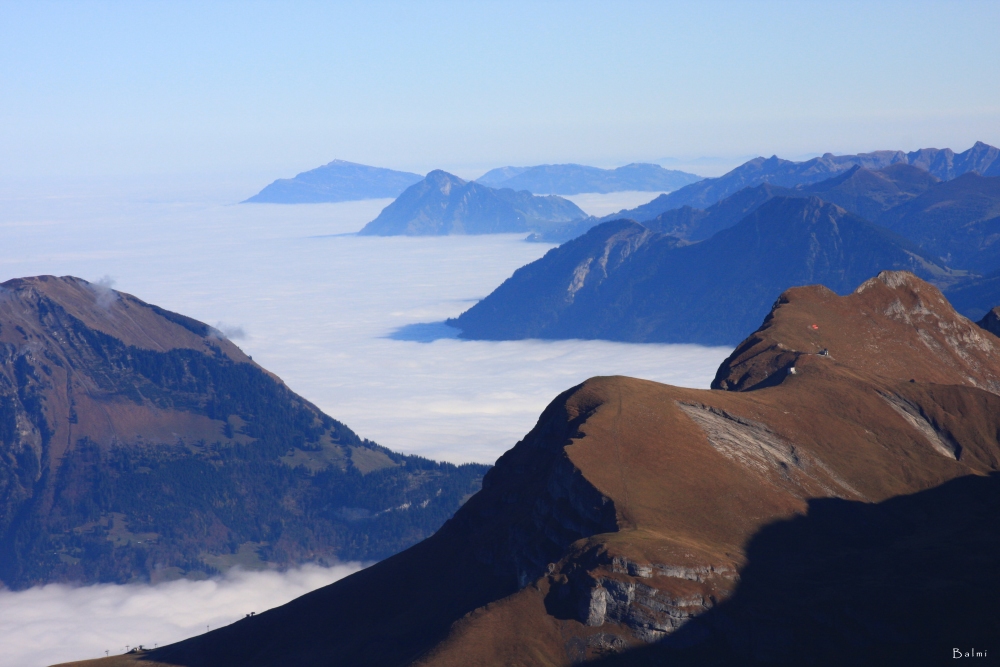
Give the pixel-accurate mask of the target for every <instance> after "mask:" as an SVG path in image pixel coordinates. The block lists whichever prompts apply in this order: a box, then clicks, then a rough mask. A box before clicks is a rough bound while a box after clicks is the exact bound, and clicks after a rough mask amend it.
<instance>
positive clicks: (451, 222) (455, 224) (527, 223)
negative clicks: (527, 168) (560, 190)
mask: <svg viewBox="0 0 1000 667" xmlns="http://www.w3.org/2000/svg"><path fill="white" fill-rule="evenodd" d="M586 216H587V214H586V213H584V212H583V211H582V210H581V209H580V208H578V207H577V205H576V204H574V203H573V202H571V201H569V200H568V199H563V198H562V197H556V196H552V195H550V196H545V197H538V196H535V195H532V194H531V193H530V192H526V191H521V192H515V191H513V190H510V189H500V190H494V189H493V188H489V187H486V186H485V185H480V184H479V183H476V182H475V181H468V182H467V181H463V180H462V179H460V178H458V177H457V176H453V175H451V174H449V173H447V172H444V171H440V170H436V171H432V172H431V173H429V174H427V178H425V179H424V180H422V181H420V182H419V183H417V184H415V185H413V186H411V187H409V188H407V190H406V191H405V192H404V193H403V194H401V195H400V196H399V197H398V198H397V199H396V201H394V202H392V203H391V204H389V205H388V206H386V207H385V209H383V210H382V212H381V213H379V216H378V217H377V218H375V219H374V220H372V221H371V222H369V223H368V224H367V225H365V227H364V229H362V230H361V231H360V232H359V233H360V234H362V235H368V236H397V235H407V236H422V235H443V234H502V233H514V232H528V231H532V230H537V229H542V228H545V227H548V226H551V225H554V224H559V223H564V222H568V221H570V220H576V219H578V218H585V217H586Z"/></svg>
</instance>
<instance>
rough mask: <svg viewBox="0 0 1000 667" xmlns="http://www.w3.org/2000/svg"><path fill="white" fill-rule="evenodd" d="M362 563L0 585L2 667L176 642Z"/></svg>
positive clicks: (267, 606)
mask: <svg viewBox="0 0 1000 667" xmlns="http://www.w3.org/2000/svg"><path fill="white" fill-rule="evenodd" d="M359 569H361V567H360V565H358V564H356V563H347V564H343V565H338V566H335V567H329V568H324V567H318V566H315V565H307V566H305V567H300V568H297V569H294V570H289V571H287V572H283V573H278V572H244V571H242V570H230V571H229V573H228V574H226V575H225V576H224V577H220V578H217V579H210V580H206V581H184V580H180V581H172V582H169V583H163V584H157V585H155V586H147V585H125V586H119V585H114V584H98V585H95V586H81V587H72V586H65V585H62V584H50V585H48V586H39V587H36V588H32V589H29V590H26V591H20V592H16V593H15V592H11V591H6V590H4V591H0V647H2V653H3V659H2V662H3V664H4V665H5V667H41V666H43V665H51V664H54V663H59V662H67V661H69V660H84V659H89V658H101V657H104V655H105V651H108V652H109V653H110V655H115V654H121V653H124V652H125V651H126V647H127V646H138V645H140V644H142V645H143V646H147V647H152V646H154V645H160V646H162V645H164V644H169V643H172V642H176V641H180V640H181V639H186V638H188V637H193V636H195V635H197V634H201V633H202V632H205V630H206V628H208V627H211V628H218V627H221V626H223V625H228V624H229V623H232V622H234V621H237V620H239V619H241V618H243V617H244V616H245V615H246V614H247V613H249V612H251V611H255V612H258V613H259V612H262V611H265V610H267V609H270V608H272V607H276V606H278V605H281V604H284V603H286V602H289V601H290V600H292V599H294V598H296V597H298V596H300V595H304V594H305V593H308V592H309V591H313V590H316V589H317V588H320V587H321V586H325V585H327V584H331V583H333V582H334V581H336V580H338V579H341V578H343V577H345V576H347V575H349V574H352V573H354V572H357V571H358V570H359Z"/></svg>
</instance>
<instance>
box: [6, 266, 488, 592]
mask: <svg viewBox="0 0 1000 667" xmlns="http://www.w3.org/2000/svg"><path fill="white" fill-rule="evenodd" d="M0 442H2V445H0V580H2V581H3V583H4V584H6V585H7V586H10V587H15V588H19V587H24V586H29V585H34V584H38V583H45V582H51V581H82V582H94V581H115V582H125V581H131V580H148V579H151V580H154V581H156V580H160V579H164V578H174V577H179V576H188V577H198V576H202V577H203V576H205V575H206V574H211V573H214V572H217V571H219V570H222V569H225V568H227V567H229V566H231V565H232V564H234V563H235V562H236V561H237V560H239V561H241V562H242V563H243V564H244V565H247V564H248V563H252V562H255V563H256V564H257V565H258V566H262V567H263V566H266V565H267V564H270V565H272V566H278V565H287V564H294V563H301V562H305V561H332V560H336V559H363V560H370V559H377V558H384V557H386V556H388V555H390V554H392V553H395V552H397V551H399V550H400V549H403V548H405V547H407V546H409V545H411V544H413V543H414V542H417V541H418V540H420V539H422V538H423V537H425V536H427V535H429V534H430V533H432V532H433V531H434V530H435V529H436V528H437V527H438V526H439V525H440V524H441V523H442V522H443V521H444V520H445V519H447V518H448V517H449V516H450V515H451V514H452V512H454V510H455V509H456V508H457V507H458V506H459V504H460V503H461V502H462V500H463V498H464V497H465V496H467V495H468V494H470V493H472V492H474V491H475V490H476V488H477V487H478V484H479V481H478V480H479V477H480V476H481V475H482V474H483V472H484V471H485V469H486V468H485V466H462V467H456V466H452V465H446V464H437V463H433V462H431V461H427V460H425V459H420V458H419V457H407V456H401V455H399V454H395V453H393V452H390V451H389V450H387V449H385V448H383V447H379V446H378V445H376V444H375V443H372V442H370V441H367V440H363V439H361V438H360V437H358V436H357V435H356V434H355V433H354V432H353V431H351V430H350V429H349V428H347V427H346V426H345V425H344V424H342V423H340V422H338V421H336V420H334V419H331V418H330V417H328V416H326V415H325V414H323V413H322V412H320V411H319V410H318V409H317V408H316V407H315V406H313V405H311V404H310V403H308V402H307V401H305V400H304V399H302V398H301V397H300V396H297V395H296V394H294V393H293V392H292V391H290V390H289V389H288V387H286V386H285V385H284V384H283V383H282V382H281V381H280V380H279V379H278V378H276V377H274V376H273V375H271V374H269V373H267V372H266V371H265V370H263V369H262V368H260V367H259V366H257V365H256V364H255V363H254V362H253V361H252V360H250V359H249V358H248V357H247V356H246V355H245V354H243V353H242V352H241V351H240V350H239V348H237V347H236V346H235V345H233V344H232V343H231V342H229V341H228V340H226V339H225V338H224V337H222V336H221V334H219V332H217V331H215V330H214V329H212V328H211V327H209V326H207V325H205V324H202V323H201V322H198V321H196V320H193V319H190V318H188V317H185V316H183V315H178V314H176V313H171V312H169V311H166V310H163V309H161V308H158V307H156V306H153V305H150V304H147V303H144V302H142V301H140V300H139V299H136V298H135V297H133V296H130V295H128V294H123V293H120V292H116V291H113V290H110V289H107V288H104V287H101V286H99V285H93V284H90V283H87V282H86V281H84V280H80V279H78V278H72V277H64V278H55V277H52V276H41V277H38V278H24V279H18V280H11V281H8V282H6V283H3V284H2V285H0Z"/></svg>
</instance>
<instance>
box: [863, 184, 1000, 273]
mask: <svg viewBox="0 0 1000 667" xmlns="http://www.w3.org/2000/svg"><path fill="white" fill-rule="evenodd" d="M878 223H879V224H881V225H884V226H885V227H887V228H889V229H891V230H893V231H895V232H897V233H899V234H902V235H903V236H906V237H907V238H909V239H911V240H913V241H914V242H915V243H916V244H917V245H919V246H920V247H921V248H923V250H924V251H925V252H927V253H928V254H930V255H932V256H934V257H940V258H941V259H942V261H945V262H947V263H948V264H949V265H951V266H955V267H960V268H967V269H972V270H975V271H979V272H988V271H993V270H996V269H1000V178H992V177H986V176H980V175H979V174H975V173H967V174H964V175H962V176H959V177H958V178H956V179H954V180H952V181H947V182H945V183H940V184H938V185H935V186H934V187H932V188H929V189H928V190H927V191H926V192H924V193H923V194H921V195H920V196H919V197H916V198H915V199H913V200H912V201H909V202H907V203H905V204H902V205H901V206H897V207H896V208H894V209H892V210H891V211H888V212H886V213H885V214H884V215H882V216H880V217H879V218H878Z"/></svg>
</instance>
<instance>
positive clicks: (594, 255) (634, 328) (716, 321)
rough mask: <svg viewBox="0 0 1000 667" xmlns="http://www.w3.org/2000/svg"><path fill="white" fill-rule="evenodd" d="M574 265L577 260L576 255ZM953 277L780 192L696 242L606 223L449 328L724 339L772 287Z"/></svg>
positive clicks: (911, 250)
mask: <svg viewBox="0 0 1000 667" xmlns="http://www.w3.org/2000/svg"><path fill="white" fill-rule="evenodd" d="M577 260H579V261H577ZM887 269H907V270H913V271H915V272H916V273H918V275H921V276H923V277H926V278H933V279H936V280H940V281H945V282H947V281H949V280H952V279H953V276H952V274H951V273H950V272H948V271H947V270H946V269H943V268H942V267H940V266H937V265H935V264H933V263H932V262H930V261H928V260H927V259H926V258H924V257H922V256H921V255H920V253H919V251H917V250H916V248H915V247H914V246H912V244H910V243H909V242H907V241H906V240H905V239H902V238H900V237H897V236H895V235H894V234H892V233H891V232H888V231H887V230H884V229H882V228H879V227H877V226H875V225H873V224H871V223H869V222H866V221H865V220H862V219H860V218H858V217H856V216H853V215H851V214H849V213H847V212H846V211H844V210H843V209H841V208H839V207H837V206H834V205H832V204H827V203H825V202H823V201H822V200H820V199H818V198H816V197H811V198H808V199H802V198H788V197H778V198H774V199H771V200H770V201H768V202H767V203H766V204H764V205H763V206H761V207H760V208H758V209H756V210H755V211H754V212H753V213H752V214H751V215H749V216H747V217H746V218H745V219H744V220H743V221H741V222H740V223H739V224H737V225H736V226H734V227H731V228H729V229H725V230H723V231H721V232H719V233H718V234H716V235H715V236H713V237H712V238H711V239H709V240H707V241H703V242H701V243H697V244H695V245H686V246H681V245H680V244H679V243H678V240H677V239H675V238H673V237H669V236H664V235H661V234H655V233H652V232H650V230H648V229H646V228H645V227H643V226H642V225H639V224H636V223H630V222H627V221H618V222H610V223H604V224H602V225H599V226H598V227H595V228H594V229H592V230H591V231H590V232H588V233H587V234H586V235H584V236H582V237H580V238H579V239H575V240H573V241H570V242H568V243H566V244H564V245H563V246H560V247H559V248H556V249H554V250H551V251H549V252H548V253H547V254H546V255H545V256H544V257H542V258H541V259H539V260H536V261H535V262H533V263H531V264H529V265H527V266H525V267H522V268H521V269H518V270H517V271H515V272H514V275H513V276H511V278H509V279H508V280H507V281H505V282H504V283H503V284H502V285H501V286H500V287H498V288H497V289H496V290H494V291H493V292H492V293H491V294H490V295H489V296H487V297H486V298H485V299H483V300H482V301H480V302H479V303H477V304H476V305H475V306H473V307H472V308H470V309H469V310H468V311H466V312H465V313H463V314H462V315H460V316H459V317H458V318H456V319H454V320H449V324H451V325H452V326H455V327H458V328H460V329H461V330H462V334H461V336H462V337H464V338H475V339H486V340H510V339H520V338H602V339H607V340H624V341H633V342H670V343H701V344H706V345H731V344H735V343H736V342H738V341H739V340H740V337H741V335H742V334H741V332H745V331H747V330H748V329H749V328H751V327H752V326H753V324H752V323H753V322H759V321H760V320H761V318H763V317H764V315H765V314H767V311H768V308H769V306H770V304H771V300H772V298H773V295H774V294H778V293H780V292H781V291H783V290H785V289H787V288H789V287H792V286H795V285H805V284H810V283H821V284H824V285H826V286H827V287H829V288H831V289H833V290H834V291H836V292H839V293H846V292H848V291H850V290H851V289H853V287H854V286H855V285H857V284H858V283H859V282H861V281H862V280H863V279H864V278H865V276H869V275H872V274H874V273H877V272H878V271H880V270H887Z"/></svg>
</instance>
